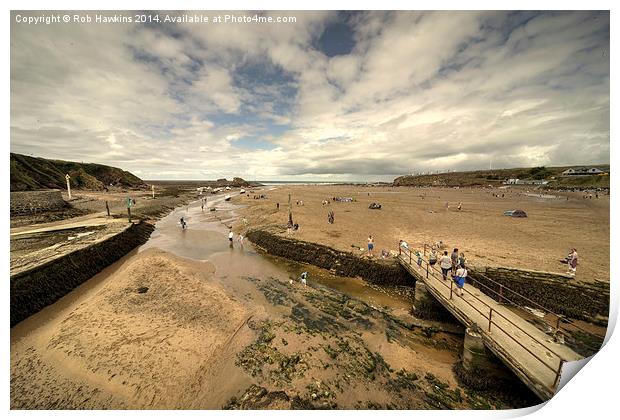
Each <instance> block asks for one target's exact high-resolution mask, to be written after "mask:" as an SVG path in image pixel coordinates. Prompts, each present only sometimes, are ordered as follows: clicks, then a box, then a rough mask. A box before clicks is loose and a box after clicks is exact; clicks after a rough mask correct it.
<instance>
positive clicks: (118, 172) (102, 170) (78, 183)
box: [11, 153, 145, 191]
mask: <svg viewBox="0 0 620 420" xmlns="http://www.w3.org/2000/svg"><path fill="white" fill-rule="evenodd" d="M66 174H69V176H71V181H70V182H71V187H72V188H76V189H88V190H103V189H105V188H106V187H108V186H110V185H112V186H115V187H123V188H139V187H143V186H145V184H144V182H143V181H142V180H141V179H140V178H138V177H137V176H135V175H133V174H132V173H130V172H127V171H123V170H122V169H119V168H114V167H112V166H106V165H99V164H96V163H78V162H68V161H63V160H50V159H44V158H38V157H31V156H25V155H19V154H17V153H11V191H28V190H39V189H47V188H58V189H65V188H66V180H65V175H66Z"/></svg>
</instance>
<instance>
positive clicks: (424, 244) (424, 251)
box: [424, 244, 426, 257]
mask: <svg viewBox="0 0 620 420" xmlns="http://www.w3.org/2000/svg"><path fill="white" fill-rule="evenodd" d="M424 256H425V257H426V244H424Z"/></svg>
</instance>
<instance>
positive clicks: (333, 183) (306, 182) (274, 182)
mask: <svg viewBox="0 0 620 420" xmlns="http://www.w3.org/2000/svg"><path fill="white" fill-rule="evenodd" d="M254 182H260V183H261V184H263V185H271V186H273V185H336V184H373V182H370V181H369V182H367V181H254Z"/></svg>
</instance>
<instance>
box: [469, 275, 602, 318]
mask: <svg viewBox="0 0 620 420" xmlns="http://www.w3.org/2000/svg"><path fill="white" fill-rule="evenodd" d="M480 273H482V274H485V275H486V276H488V277H490V278H491V279H493V280H495V281H496V282H498V283H500V284H502V285H503V287H507V288H509V289H512V290H514V291H515V292H517V293H519V294H520V295H522V296H524V297H526V298H528V299H531V300H533V301H534V302H536V303H538V304H539V305H542V306H543V307H545V308H547V309H549V310H550V311H552V312H555V313H558V314H561V315H565V316H568V317H570V318H574V319H582V320H585V321H590V322H606V318H607V316H608V314H609V284H602V283H597V282H595V283H583V282H581V283H579V282H576V281H575V279H574V278H573V277H570V276H565V275H562V274H557V273H548V272H542V271H528V270H521V269H516V268H507V267H474V268H472V269H471V270H470V271H469V277H468V280H473V283H474V285H475V283H480V284H483V285H485V286H487V287H489V288H491V289H493V290H495V291H496V292H499V286H497V285H495V284H493V283H492V282H490V281H488V280H486V279H484V277H482V276H479V275H477V274H480ZM481 289H482V291H483V292H484V293H486V294H488V295H490V296H493V294H492V293H490V292H488V290H486V289H485V288H481ZM504 295H505V296H506V297H507V298H509V299H510V300H511V301H513V302H515V303H517V304H519V305H523V306H530V307H532V306H533V305H532V304H531V303H529V302H527V300H526V299H523V298H520V297H519V296H516V295H515V294H512V293H510V292H504ZM493 297H494V298H495V299H496V298H497V297H496V296H493Z"/></svg>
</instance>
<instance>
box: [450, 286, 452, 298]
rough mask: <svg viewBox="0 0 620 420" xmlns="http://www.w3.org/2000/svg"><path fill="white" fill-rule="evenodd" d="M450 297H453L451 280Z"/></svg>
mask: <svg viewBox="0 0 620 420" xmlns="http://www.w3.org/2000/svg"><path fill="white" fill-rule="evenodd" d="M450 299H452V282H450Z"/></svg>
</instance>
